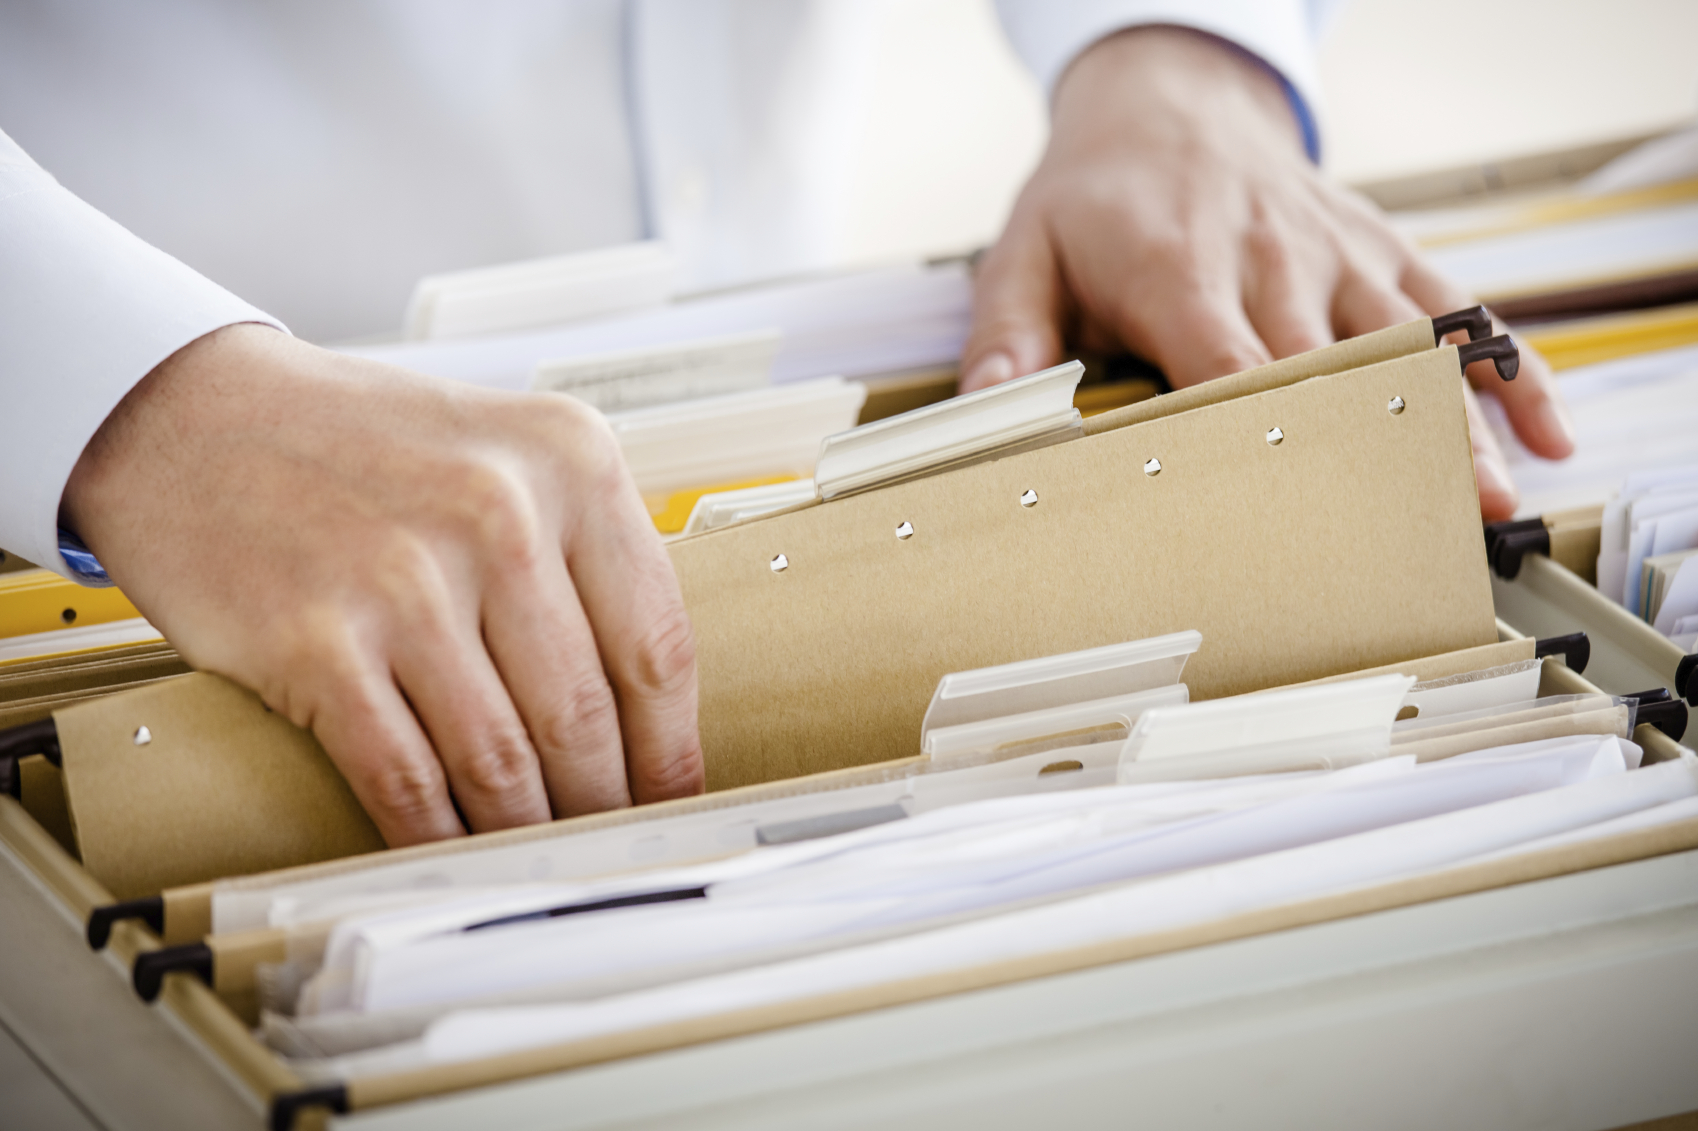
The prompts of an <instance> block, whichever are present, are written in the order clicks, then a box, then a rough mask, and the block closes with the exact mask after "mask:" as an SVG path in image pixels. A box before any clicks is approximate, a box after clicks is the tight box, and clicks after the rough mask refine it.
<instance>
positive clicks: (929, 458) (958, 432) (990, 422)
mask: <svg viewBox="0 0 1698 1131" xmlns="http://www.w3.org/2000/svg"><path fill="white" fill-rule="evenodd" d="M1084 373H1085V367H1084V366H1083V365H1081V364H1080V363H1079V362H1077V361H1069V362H1067V363H1066V364H1063V365H1057V366H1055V367H1054V368H1052V369H1045V370H1043V371H1042V372H1039V373H1033V374H1030V375H1029V376H1026V377H1021V378H1018V379H1017V380H1014V381H1008V382H1006V383H1004V384H1001V385H993V386H991V387H990V388H988V389H980V390H979V391H978V392H976V393H968V394H967V395H966V396H962V397H954V398H951V399H950V400H946V401H939V402H938V403H937V404H932V405H926V406H925V407H923V408H917V409H914V410H913V411H912V412H905V413H902V414H900V415H898V416H892V417H888V418H886V419H884V420H875V421H873V422H872V423H871V424H863V425H861V426H860V427H859V428H851V429H850V430H849V431H847V432H839V433H837V434H836V435H835V436H827V437H826V438H825V440H824V442H822V443H821V444H820V454H819V460H818V462H817V463H816V464H815V466H814V484H815V486H816V487H817V488H818V490H819V496H820V498H822V499H835V498H837V497H838V496H840V495H850V494H854V493H855V492H857V491H866V490H869V489H870V488H873V487H880V486H883V485H885V484H888V483H894V482H897V481H898V480H902V479H911V478H914V477H916V476H919V475H926V474H930V473H932V472H936V471H942V470H945V469H947V468H951V467H956V466H960V465H962V464H966V463H970V462H973V461H976V460H979V459H985V458H988V457H990V456H994V455H1000V454H1012V453H1013V452H1015V451H1025V450H1028V449H1030V448H1034V447H1041V446H1043V445H1045V444H1050V443H1057V442H1059V441H1061V440H1067V439H1071V438H1073V437H1074V436H1077V435H1079V433H1080V431H1081V423H1080V416H1079V410H1078V409H1076V408H1074V407H1073V392H1074V390H1075V389H1076V388H1078V385H1079V378H1080V377H1082V376H1084Z"/></svg>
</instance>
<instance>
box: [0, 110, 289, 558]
mask: <svg viewBox="0 0 1698 1131" xmlns="http://www.w3.org/2000/svg"><path fill="white" fill-rule="evenodd" d="M235 322H263V323H266V324H268V325H271V326H276V327H277V328H278V329H283V326H282V324H281V323H279V322H278V321H277V320H276V319H274V318H271V317H270V316H268V315H266V314H264V313H262V312H261V311H259V310H257V309H255V308H254V307H252V306H249V305H248V304H247V303H245V302H243V301H242V300H241V299H238V298H237V297H236V296H235V295H232V294H231V293H230V292H228V291H226V290H225V289H224V288H222V287H220V286H218V285H217V284H216V283H213V282H211V281H209V280H207V279H204V278H202V277H201V276H200V275H197V274H196V273H195V272H194V271H192V270H190V269H189V268H188V267H185V266H184V265H183V264H181V263H179V262H178V261H177V260H175V259H173V258H171V257H170V256H169V255H166V254H165V253H164V252H162V251H159V250H158V249H156V248H153V247H150V246H148V245H147V244H145V243H143V242H142V241H141V240H139V239H137V238H136V237H135V236H133V235H131V234H130V233H129V232H128V231H126V230H124V229H123V228H122V227H120V226H119V225H117V224H116V223H114V222H113V221H111V220H109V219H108V218H107V217H105V216H104V215H102V214H101V213H100V212H97V211H96V210H95V209H93V208H91V207H90V206H89V205H87V204H85V203H83V202H82V201H81V200H79V199H77V197H75V196H74V195H72V194H71V193H70V192H68V191H67V190H65V189H64V188H62V187H60V185H59V183H58V182H57V181H55V180H54V179H53V178H52V177H51V176H49V175H48V174H47V172H46V171H45V170H43V169H42V168H41V167H40V166H39V165H37V164H36V163H35V162H34V161H31V160H30V158H29V156H28V155H27V154H25V153H24V151H23V150H22V149H20V148H19V147H18V145H17V143H15V142H14V141H12V139H11V138H9V137H7V136H6V135H5V134H4V133H0V547H4V548H5V549H6V550H8V551H11V552H13V553H16V554H19V555H20V556H22V557H25V558H27V559H29V560H30V561H32V562H36V563H38V564H40V565H44V566H46V567H48V568H49V569H52V570H55V571H57V572H59V573H62V574H64V575H65V576H67V577H72V578H75V579H76V580H78V581H83V582H86V583H96V584H98V583H100V582H102V581H104V575H103V574H101V573H99V572H98V567H95V568H94V569H90V568H88V567H87V565H86V564H85V568H83V569H78V568H77V566H76V565H74V564H72V563H71V562H67V561H66V559H65V557H64V556H63V555H62V554H61V553H60V548H59V543H60V538H59V499H60V496H61V495H63V494H64V492H65V483H66V481H67V480H69V479H70V477H71V470H72V468H74V467H75V466H76V463H77V459H78V457H79V456H81V455H82V451H83V448H84V447H85V446H86V445H87V444H88V442H89V440H90V439H91V438H92V437H93V436H94V433H95V431H96V430H98V429H99V427H100V424H101V422H102V421H104V420H105V419H106V416H107V414H108V413H110V412H111V411H112V409H113V408H115V407H116V406H117V404H118V402H119V401H120V400H122V399H123V398H124V394H125V393H127V392H129V391H130V388H131V387H132V386H134V385H135V384H136V382H138V381H140V380H141V379H142V378H143V377H145V376H146V375H147V374H148V372H149V371H150V370H152V369H153V367H154V366H156V365H158V364H159V363H160V362H161V361H163V360H165V359H166V358H167V357H170V356H171V355H172V354H173V353H175V352H176V351H177V350H179V349H181V348H182V347H183V346H186V345H188V344H189V343H190V342H192V341H194V340H195V339H196V338H199V337H201V336H203V335H205V334H209V333H211V332H212V331H214V330H216V329H218V328H219V327H221V326H228V325H230V324H232V323H235Z"/></svg>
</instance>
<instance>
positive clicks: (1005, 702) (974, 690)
mask: <svg viewBox="0 0 1698 1131" xmlns="http://www.w3.org/2000/svg"><path fill="white" fill-rule="evenodd" d="M1202 643H1203V635H1202V633H1200V632H1194V631H1187V632H1175V633H1170V634H1169V635H1167V636H1153V637H1150V638H1148V639H1145V640H1132V641H1128V642H1127V643H1124V644H1109V645H1106V646H1104V647H1101V648H1088V649H1085V650H1084V651H1081V652H1065V653H1062V654H1061V655H1057V656H1043V657H1040V658H1039V659H1035V660H1020V661H1017V662H1015V663H1012V664H1001V665H999V666H997V667H994V668H979V669H977V670H975V671H967V672H951V673H950V674H949V675H946V676H944V677H943V678H942V679H940V680H938V684H937V691H935V692H934V693H933V694H932V702H931V706H929V707H927V708H926V717H925V719H924V721H923V722H921V724H920V750H921V752H922V753H925V754H926V755H927V756H928V757H932V756H934V755H932V749H933V748H934V747H935V746H937V745H938V742H939V739H938V738H935V737H934V735H936V733H937V732H941V731H943V730H945V729H946V728H949V729H953V728H958V727H961V726H963V725H965V724H969V723H983V722H986V721H988V720H992V719H1008V718H1009V717H1010V716H1022V715H1028V714H1032V713H1035V712H1043V711H1053V710H1055V709H1056V708H1060V707H1071V706H1075V705H1079V704H1088V703H1091V702H1092V701H1095V700H1111V699H1118V698H1120V697H1123V696H1129V695H1132V694H1134V693H1136V692H1142V691H1152V690H1154V689H1156V688H1166V687H1171V686H1172V685H1174V684H1177V683H1179V681H1180V676H1181V675H1182V674H1183V673H1184V671H1185V661H1186V660H1188V659H1190V657H1191V655H1192V653H1194V652H1196V650H1197V649H1198V648H1200V647H1201V646H1202ZM1124 709H1125V708H1124V707H1120V708H1111V709H1110V710H1111V711H1112V710H1124ZM1138 709H1139V710H1140V711H1141V710H1142V709H1143V708H1142V707H1139V708H1138ZM1098 713H1099V714H1102V713H1103V712H1101V711H1099V712H1098ZM1056 718H1057V719H1058V720H1059V719H1060V718H1061V716H1056ZM1072 721H1077V720H1072ZM1018 727H1019V733H1021V734H1022V735H1024V737H1025V739H1030V738H1035V737H1039V736H1038V735H1037V734H1034V733H1033V732H1032V728H1031V726H1030V725H1027V724H1024V723H1023V724H1018ZM987 733H988V732H987ZM1009 733H1010V734H1012V733H1015V732H1014V731H1010V732H1009ZM1050 733H1057V732H1054V731H1051V732H1050ZM966 734H967V732H962V731H956V732H955V734H954V735H944V736H942V740H943V741H944V743H945V746H946V747H947V748H949V749H960V748H962V747H961V746H960V745H959V744H960V743H961V742H963V741H966V742H969V743H971V742H976V741H978V740H977V739H964V738H963V736H965V735H966ZM999 741H1015V740H1014V739H1002V740H999Z"/></svg>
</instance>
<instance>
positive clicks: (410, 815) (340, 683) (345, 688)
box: [288, 658, 466, 848]
mask: <svg viewBox="0 0 1698 1131" xmlns="http://www.w3.org/2000/svg"><path fill="white" fill-rule="evenodd" d="M314 672H315V676H314V679H313V680H311V681H309V683H308V686H309V687H310V686H312V685H314V684H316V685H317V686H319V687H322V688H324V689H326V690H325V691H324V692H323V693H321V694H309V696H308V698H307V699H306V702H307V703H310V704H311V706H310V708H308V709H306V710H305V711H301V712H297V711H289V712H288V713H289V716H290V717H291V718H292V719H293V720H294V721H295V722H296V723H297V724H298V725H302V726H310V727H311V728H312V731H313V733H314V734H315V735H317V737H318V740H319V742H320V743H321V744H323V746H324V749H325V752H326V753H327V754H329V755H330V760H331V761H333V762H335V763H336V767H337V769H339V770H341V771H342V776H343V777H344V778H346V779H347V782H348V786H349V788H351V789H352V790H353V791H354V796H355V797H356V798H358V799H359V802H360V805H361V806H362V807H363V808H364V809H365V811H366V812H367V813H368V814H369V815H370V816H371V819H372V821H373V823H375V824H376V825H377V830H378V832H380V833H382V834H383V839H384V842H385V843H387V844H388V845H389V846H390V847H392V848H400V847H401V846H403V845H408V844H423V843H425V842H427V841H433V840H443V839H445V838H447V837H455V836H464V835H465V832H466V830H465V828H464V827H463V826H462V825H461V824H460V818H459V816H458V815H457V814H456V813H455V812H454V804H453V802H452V801H451V800H450V799H449V796H448V783H447V780H446V778H445V777H444V776H443V772H442V766H441V764H440V763H439V762H438V761H437V758H436V751H435V750H433V749H431V745H430V740H429V739H428V738H426V737H425V733H424V731H423V730H422V729H421V728H420V726H419V721H418V719H417V718H415V717H414V715H413V712H412V710H411V708H409V707H408V706H407V702H406V700H405V699H403V698H402V697H401V692H400V690H399V689H398V688H396V686H395V681H394V679H393V677H392V676H391V675H390V673H389V672H388V671H386V670H384V671H380V670H378V669H377V668H376V666H375V665H370V664H366V663H363V662H360V661H357V660H353V659H351V658H350V659H348V660H346V661H344V662H338V661H337V660H335V659H330V660H328V661H327V660H323V659H320V660H319V661H318V662H317V663H316V664H315V665H314Z"/></svg>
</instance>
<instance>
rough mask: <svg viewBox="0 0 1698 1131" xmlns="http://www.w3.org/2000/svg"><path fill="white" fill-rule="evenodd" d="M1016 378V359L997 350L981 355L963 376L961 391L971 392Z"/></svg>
mask: <svg viewBox="0 0 1698 1131" xmlns="http://www.w3.org/2000/svg"><path fill="white" fill-rule="evenodd" d="M1013 379H1014V359H1013V358H1011V357H1009V356H1008V355H1007V354H1005V353H1003V352H1002V351H1001V350H997V351H995V352H994V353H987V354H986V355H985V356H983V357H981V358H980V359H979V360H978V362H977V363H975V364H974V366H973V367H972V368H971V369H969V370H967V372H966V373H965V374H963V375H962V377H961V391H962V392H963V393H971V392H973V391H974V390H975V389H988V388H990V387H991V386H992V385H1000V384H1002V383H1003V382H1004V381H1011V380H1013Z"/></svg>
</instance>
